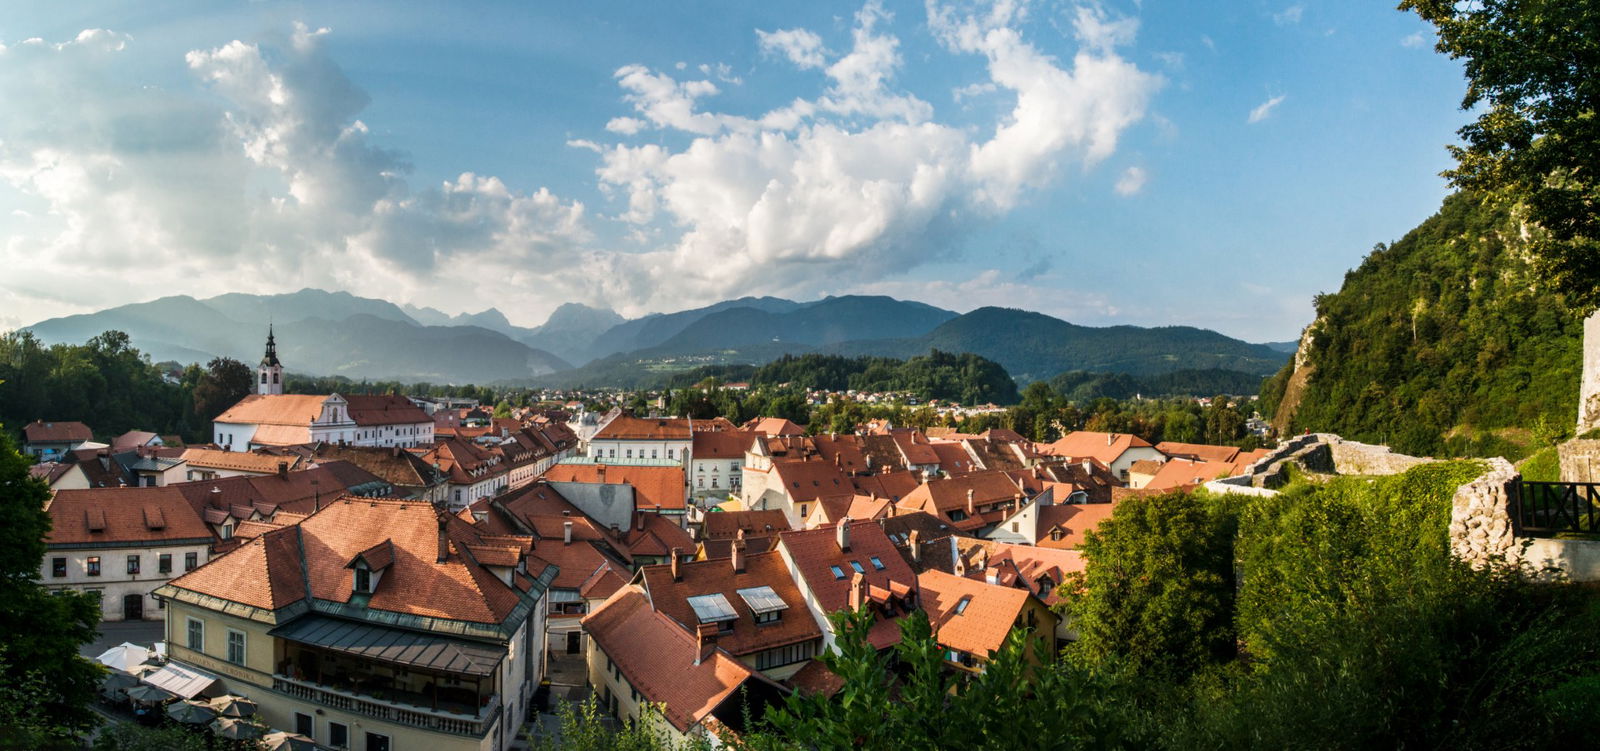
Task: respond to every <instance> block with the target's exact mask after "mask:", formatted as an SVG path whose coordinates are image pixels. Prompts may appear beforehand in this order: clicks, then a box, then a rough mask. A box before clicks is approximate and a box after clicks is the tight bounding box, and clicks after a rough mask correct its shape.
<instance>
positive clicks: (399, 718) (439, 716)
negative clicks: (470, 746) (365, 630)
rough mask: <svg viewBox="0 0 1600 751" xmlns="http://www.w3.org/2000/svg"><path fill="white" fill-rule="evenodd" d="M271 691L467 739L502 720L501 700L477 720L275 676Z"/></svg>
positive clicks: (494, 699)
mask: <svg viewBox="0 0 1600 751" xmlns="http://www.w3.org/2000/svg"><path fill="white" fill-rule="evenodd" d="M272 688H273V690H275V691H277V692H278V693H281V694H286V695H288V696H292V697H294V698H296V699H303V700H305V701H311V702H316V703H318V704H321V705H323V706H326V707H331V708H333V709H339V710H343V711H346V712H353V713H355V714H363V715H366V716H368V717H375V718H377V719H380V720H385V721H388V722H393V723H397V724H400V725H410V726H411V727H417V728H422V729H424V730H435V731H438V732H441V733H452V734H455V735H468V736H474V737H478V738H481V737H483V736H484V734H485V733H487V732H489V728H491V727H493V726H494V723H495V720H496V718H498V717H499V716H500V697H499V696H494V697H491V698H490V700H489V703H488V705H486V706H484V707H483V708H482V709H481V710H480V711H479V712H478V716H477V717H471V716H468V715H462V714H457V713H454V712H446V711H440V710H431V709H428V708H426V707H415V706H408V705H403V704H399V703H391V702H386V701H383V700H380V699H375V698H370V697H366V696H361V695H359V694H352V693H349V692H346V691H340V690H338V689H334V688H331V687H329V686H323V685H320V684H316V683H308V682H305V681H297V680H295V679H293V678H289V677H286V676H282V675H274V676H272Z"/></svg>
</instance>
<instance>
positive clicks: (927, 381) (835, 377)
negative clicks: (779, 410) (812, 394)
mask: <svg viewBox="0 0 1600 751" xmlns="http://www.w3.org/2000/svg"><path fill="white" fill-rule="evenodd" d="M750 383H751V384H752V385H773V386H776V385H778V384H782V383H789V384H793V385H794V386H796V387H799V388H811V389H825V390H829V391H844V390H847V389H855V390H857V391H905V392H909V393H912V394H915V395H916V396H917V397H918V398H921V399H942V400H945V401H956V402H960V403H962V404H984V403H989V402H993V403H997V404H1013V403H1015V402H1016V401H1017V385H1016V383H1014V382H1013V381H1012V380H1011V376H1009V375H1006V372H1005V369H1004V368H1001V367H1000V366H999V365H997V364H995V363H994V362H991V361H989V360H986V359H984V358H982V357H978V356H977V355H970V354H962V355H953V354H950V353H948V352H940V351H939V350H933V351H932V352H930V353H928V354H926V355H919V356H917V357H912V358H909V359H906V360H896V359H893V358H888V357H855V358H850V357H840V356H838V355H800V356H798V357H797V356H793V355H785V356H783V357H780V358H778V359H776V360H773V361H772V362H770V363H767V364H766V365H763V366H761V367H759V368H756V370H755V372H754V373H752V374H751V376H750Z"/></svg>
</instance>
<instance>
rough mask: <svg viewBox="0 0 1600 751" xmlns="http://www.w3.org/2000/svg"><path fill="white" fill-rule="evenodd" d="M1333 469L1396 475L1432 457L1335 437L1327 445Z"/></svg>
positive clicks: (1352, 472)
mask: <svg viewBox="0 0 1600 751" xmlns="http://www.w3.org/2000/svg"><path fill="white" fill-rule="evenodd" d="M1328 448H1329V450H1330V451H1331V452H1332V453H1333V469H1334V471H1335V472H1337V473H1339V474H1341V475H1398V474H1400V473H1401V472H1404V471H1406V470H1408V469H1411V468H1412V467H1415V466H1417V465H1419V464H1427V463H1429V462H1432V461H1433V460H1432V459H1427V458H1422V457H1416V456H1406V455H1405V454H1396V453H1395V452H1394V451H1392V450H1390V449H1389V447H1388V446H1374V445H1372V444H1370V443H1358V442H1356V441H1346V440H1342V439H1335V440H1334V441H1333V442H1331V443H1330V444H1329V446H1328Z"/></svg>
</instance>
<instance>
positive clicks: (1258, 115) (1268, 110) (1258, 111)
mask: <svg viewBox="0 0 1600 751" xmlns="http://www.w3.org/2000/svg"><path fill="white" fill-rule="evenodd" d="M1286 98H1287V96H1286V95H1283V94H1279V95H1277V96H1275V97H1272V98H1270V99H1268V100H1267V101H1265V102H1262V103H1260V104H1258V105H1256V107H1255V109H1253V110H1250V117H1249V118H1247V119H1246V122H1248V123H1250V124H1252V125H1253V124H1255V123H1259V122H1261V121H1262V120H1265V119H1267V118H1268V117H1271V116H1272V111H1273V110H1275V109H1277V108H1278V105H1280V104H1283V100H1284V99H1286Z"/></svg>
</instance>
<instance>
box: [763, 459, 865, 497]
mask: <svg viewBox="0 0 1600 751" xmlns="http://www.w3.org/2000/svg"><path fill="white" fill-rule="evenodd" d="M772 473H773V474H774V475H776V478H775V479H776V480H777V483H776V486H777V487H779V488H782V489H783V492H785V493H787V494H788V495H789V497H790V498H792V499H794V500H795V501H796V502H805V501H814V500H816V499H817V498H818V497H820V496H837V495H846V494H850V493H851V492H852V490H853V486H852V485H851V484H850V482H849V481H848V480H847V479H845V476H844V475H843V474H842V473H840V472H839V468H838V467H836V466H834V465H833V463H832V462H825V461H821V460H809V461H797V462H776V463H774V464H773V465H772Z"/></svg>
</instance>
